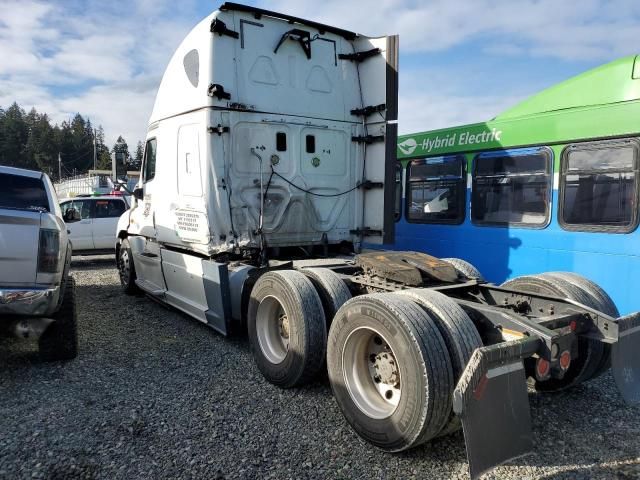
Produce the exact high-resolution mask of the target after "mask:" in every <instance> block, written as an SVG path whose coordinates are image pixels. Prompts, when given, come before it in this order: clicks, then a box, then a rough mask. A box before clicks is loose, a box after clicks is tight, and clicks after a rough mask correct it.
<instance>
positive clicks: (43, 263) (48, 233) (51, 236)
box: [38, 229, 60, 273]
mask: <svg viewBox="0 0 640 480" xmlns="http://www.w3.org/2000/svg"><path fill="white" fill-rule="evenodd" d="M59 255H60V232H58V231H56V230H48V229H42V230H40V243H39V245H38V272H39V273H57V272H58V271H59V269H60V262H59V261H58V258H59Z"/></svg>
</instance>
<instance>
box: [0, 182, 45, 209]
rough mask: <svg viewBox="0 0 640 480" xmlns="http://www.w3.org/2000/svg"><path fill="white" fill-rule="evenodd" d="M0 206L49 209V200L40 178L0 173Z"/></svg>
mask: <svg viewBox="0 0 640 480" xmlns="http://www.w3.org/2000/svg"><path fill="white" fill-rule="evenodd" d="M0 208H11V209H17V210H37V211H46V212H48V211H49V200H48V199H47V192H46V190H45V188H44V182H43V181H42V180H41V179H40V178H31V177H23V176H21V175H12V174H10V173H0Z"/></svg>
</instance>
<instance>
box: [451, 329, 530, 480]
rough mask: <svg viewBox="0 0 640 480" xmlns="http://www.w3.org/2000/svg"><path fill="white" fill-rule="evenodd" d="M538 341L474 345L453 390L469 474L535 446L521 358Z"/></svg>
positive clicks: (478, 473) (526, 354)
mask: <svg viewBox="0 0 640 480" xmlns="http://www.w3.org/2000/svg"><path fill="white" fill-rule="evenodd" d="M539 342H540V340H539V339H537V338H525V339H519V340H514V341H511V342H505V343H500V344H497V345H492V346H489V347H483V348H479V349H477V350H476V351H475V352H474V354H473V356H472V357H471V360H470V361H469V363H468V364H467V367H466V368H465V371H464V373H463V374H462V377H461V378H460V381H459V382H458V385H457V387H456V389H455V391H454V393H453V409H454V411H455V413H456V414H457V415H459V416H460V418H461V419H462V428H463V431H464V440H465V445H466V448H467V459H468V461H469V474H470V476H471V478H472V479H474V478H478V477H479V476H480V475H482V473H484V472H486V471H487V470H490V469H492V468H493V467H496V466H497V465H500V464H502V463H504V462H506V461H508V460H511V459H514V458H517V457H520V456H522V455H525V454H527V453H529V452H531V450H532V449H533V440H532V434H531V413H530V410H529V398H528V395H527V382H526V377H525V373H524V367H523V365H522V359H523V358H525V357H528V356H530V355H531V354H532V353H534V352H536V351H537V349H538V347H539Z"/></svg>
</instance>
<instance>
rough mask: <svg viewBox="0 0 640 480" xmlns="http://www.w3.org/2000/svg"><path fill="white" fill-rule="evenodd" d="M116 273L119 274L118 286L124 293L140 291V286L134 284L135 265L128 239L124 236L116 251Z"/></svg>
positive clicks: (129, 293) (131, 293) (130, 293)
mask: <svg viewBox="0 0 640 480" xmlns="http://www.w3.org/2000/svg"><path fill="white" fill-rule="evenodd" d="M118 275H119V276H120V286H121V288H122V291H123V292H124V293H126V294H127V295H134V294H136V293H138V292H140V288H139V287H138V285H136V278H137V277H136V267H135V265H134V264H133V254H132V253H131V245H129V240H127V239H126V238H125V239H123V240H122V243H121V244H120V250H119V251H118Z"/></svg>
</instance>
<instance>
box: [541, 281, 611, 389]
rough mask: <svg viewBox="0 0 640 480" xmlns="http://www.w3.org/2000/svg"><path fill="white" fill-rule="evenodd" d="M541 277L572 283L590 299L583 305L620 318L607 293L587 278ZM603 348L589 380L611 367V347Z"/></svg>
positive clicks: (607, 345) (604, 345)
mask: <svg viewBox="0 0 640 480" xmlns="http://www.w3.org/2000/svg"><path fill="white" fill-rule="evenodd" d="M542 275H547V276H550V277H554V278H561V279H563V280H564V281H566V282H569V283H573V284H574V285H575V286H576V287H578V288H579V289H580V290H582V291H583V292H585V293H586V294H587V295H588V296H589V298H590V299H591V302H592V303H591V304H585V305H588V306H590V307H592V308H594V309H595V310H598V311H599V312H602V313H604V314H606V315H609V316H610V317H613V318H618V317H619V316H620V312H619V311H618V307H616V304H615V303H614V302H613V300H612V299H611V297H610V296H609V295H608V294H607V292H605V291H604V289H603V288H602V287H600V286H599V285H598V284H597V283H595V282H592V281H591V280H589V279H588V278H585V277H583V276H582V275H578V274H577V273H572V272H546V273H544V274H542ZM603 348H604V351H603V354H602V359H601V360H600V365H598V368H597V369H596V371H595V373H594V374H593V375H592V376H591V378H596V377H599V376H600V375H602V374H603V373H604V372H606V371H607V370H608V369H609V367H610V366H611V345H609V344H608V343H605V344H603Z"/></svg>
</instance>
